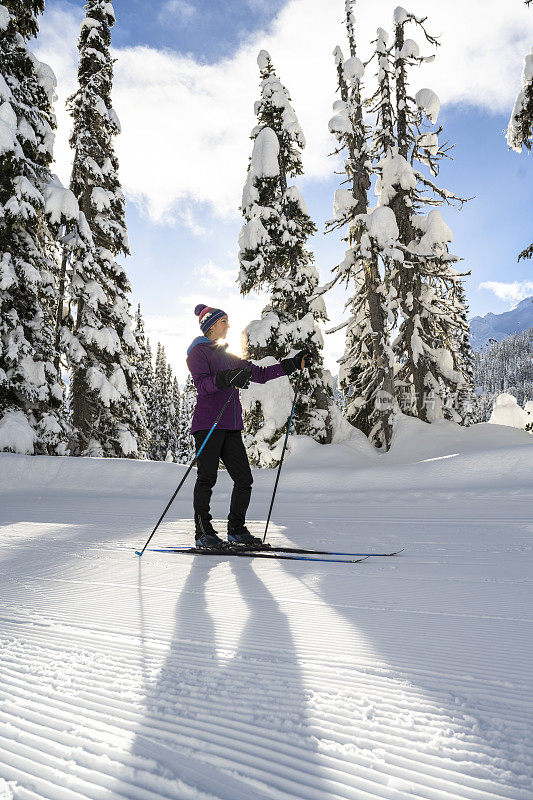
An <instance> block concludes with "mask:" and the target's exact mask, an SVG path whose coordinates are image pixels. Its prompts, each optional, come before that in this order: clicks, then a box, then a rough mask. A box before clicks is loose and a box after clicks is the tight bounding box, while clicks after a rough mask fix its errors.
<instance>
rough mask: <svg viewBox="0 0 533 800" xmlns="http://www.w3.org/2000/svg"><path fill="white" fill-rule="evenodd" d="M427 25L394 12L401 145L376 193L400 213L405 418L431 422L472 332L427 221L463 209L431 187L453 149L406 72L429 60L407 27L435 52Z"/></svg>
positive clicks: (444, 239)
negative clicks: (460, 342) (450, 207)
mask: <svg viewBox="0 0 533 800" xmlns="http://www.w3.org/2000/svg"><path fill="white" fill-rule="evenodd" d="M424 22H425V19H421V18H418V17H416V16H415V15H414V14H410V13H408V12H407V11H405V9H403V8H400V7H399V8H397V9H396V10H395V12H394V43H393V49H392V52H391V58H392V65H393V69H394V75H395V83H396V85H395V95H396V97H395V100H396V102H395V109H394V112H395V118H396V145H395V147H394V148H393V149H392V152H390V153H389V154H388V155H386V156H385V157H384V158H382V159H381V161H380V163H379V164H378V165H377V170H378V173H379V178H378V182H377V184H376V192H377V193H378V197H379V203H380V205H389V206H390V208H391V209H392V210H393V211H394V214H395V217H396V222H397V224H398V229H399V241H400V243H401V245H402V246H403V247H402V249H403V257H402V258H401V259H399V260H398V270H397V280H396V288H397V291H398V295H399V305H400V311H401V316H402V321H401V323H400V328H399V334H398V337H397V339H396V341H395V343H394V348H395V352H396V358H397V360H398V361H399V362H400V364H401V369H400V372H399V378H400V379H401V380H402V381H403V385H404V388H405V392H404V410H405V411H407V412H408V413H412V414H415V415H416V416H418V417H420V419H423V420H425V421H427V422H431V421H432V420H434V419H438V418H441V417H442V416H443V408H444V405H445V401H446V396H447V395H448V394H449V393H450V392H452V393H453V392H456V391H457V390H458V389H459V387H461V386H462V385H463V383H464V381H465V372H466V371H467V367H465V365H464V364H463V363H461V361H460V353H459V352H458V350H457V339H458V338H459V336H460V335H461V332H464V331H465V326H466V319H465V314H464V309H462V310H461V309H460V308H458V306H457V304H456V302H455V301H453V302H450V297H451V296H454V297H455V298H457V292H456V291H455V292H454V291H453V287H454V286H455V285H457V284H458V283H459V282H460V280H461V275H460V274H459V273H458V272H457V271H456V270H455V269H453V267H452V266H451V264H452V263H453V262H454V261H457V258H456V257H455V256H452V255H451V254H450V253H449V252H448V242H450V241H451V240H452V234H451V231H450V229H449V228H448V226H447V225H446V224H445V223H444V221H443V219H442V217H441V215H440V212H439V211H438V210H437V209H434V210H432V211H430V212H429V214H424V213H423V212H424V210H425V209H426V208H427V207H428V206H430V207H431V206H439V205H442V204H443V203H452V202H454V201H457V202H458V203H459V204H460V205H461V204H462V203H463V202H464V200H463V199H462V198H459V197H457V196H455V195H454V194H453V193H452V192H450V191H449V190H447V189H442V188H440V187H438V186H437V185H436V184H435V182H434V181H433V177H434V176H436V175H437V174H438V168H439V161H440V160H441V159H442V158H443V157H445V156H446V155H447V152H448V150H449V149H450V148H449V146H448V144H447V143H445V144H444V145H440V144H439V141H438V135H439V133H440V132H441V130H442V128H439V129H438V130H437V131H433V130H426V129H425V128H426V127H427V126H428V125H429V123H431V124H434V123H435V122H436V121H437V117H438V113H439V108H440V102H439V99H438V97H437V95H436V94H435V93H434V92H433V91H432V90H431V89H421V90H420V91H418V92H417V94H416V96H415V98H413V97H411V95H410V94H409V91H408V68H409V67H412V66H416V65H418V64H420V63H422V62H423V61H424V60H425V59H424V57H422V56H421V55H420V49H419V47H418V45H417V44H416V42H414V41H413V40H412V39H406V38H405V26H406V25H407V24H408V23H413V24H415V25H417V26H418V27H419V28H420V29H421V31H422V33H423V35H424V36H425V38H426V40H427V41H428V42H430V43H431V44H433V45H436V44H437V41H436V39H434V37H432V36H430V35H429V34H428V33H427V31H426V29H425V27H424ZM432 58H433V57H431V59H432ZM425 167H427V169H428V171H429V173H430V175H429V176H428V175H427V174H426V172H424V168H425ZM405 401H406V402H405Z"/></svg>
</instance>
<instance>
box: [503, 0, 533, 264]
mask: <svg viewBox="0 0 533 800" xmlns="http://www.w3.org/2000/svg"><path fill="white" fill-rule="evenodd" d="M530 3H531V0H526V5H527V6H528V5H530ZM507 144H508V145H509V147H511V148H512V149H513V150H516V152H517V153H521V152H522V148H523V147H525V148H526V150H531V147H532V146H533V49H532V50H531V52H530V53H528V54H527V55H526V57H525V58H524V68H523V70H522V87H521V89H520V91H519V93H518V96H517V98H516V100H515V104H514V107H513V111H512V113H511V118H510V120H509V125H508V127H507ZM532 256H533V244H530V245H529V247H526V249H525V250H522V252H521V253H520V254H519V256H518V260H519V261H520V259H521V258H531V257H532Z"/></svg>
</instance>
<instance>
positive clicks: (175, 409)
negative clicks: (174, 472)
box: [172, 377, 182, 464]
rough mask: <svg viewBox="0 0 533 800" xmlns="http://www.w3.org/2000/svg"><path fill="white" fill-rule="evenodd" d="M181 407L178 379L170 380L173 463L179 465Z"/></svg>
mask: <svg viewBox="0 0 533 800" xmlns="http://www.w3.org/2000/svg"><path fill="white" fill-rule="evenodd" d="M181 407H182V398H181V391H180V385H179V383H178V379H177V378H176V377H174V378H173V379H172V421H173V434H174V436H173V446H174V451H173V459H172V460H173V461H175V462H176V463H178V464H179V461H180V445H179V439H180V428H181V416H180V415H181Z"/></svg>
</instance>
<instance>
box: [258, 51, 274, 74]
mask: <svg viewBox="0 0 533 800" xmlns="http://www.w3.org/2000/svg"><path fill="white" fill-rule="evenodd" d="M270 61H271V58H270V53H269V52H268V51H267V50H260V51H259V55H258V56H257V66H258V67H259V69H260V70H261V71H263V70H264V69H266V68H267V67H268V65H269V63H270Z"/></svg>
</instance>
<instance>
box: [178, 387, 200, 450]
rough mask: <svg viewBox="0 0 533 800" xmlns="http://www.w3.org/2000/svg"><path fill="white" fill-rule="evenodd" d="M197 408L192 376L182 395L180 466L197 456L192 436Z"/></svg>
mask: <svg viewBox="0 0 533 800" xmlns="http://www.w3.org/2000/svg"><path fill="white" fill-rule="evenodd" d="M195 406H196V387H195V385H194V382H193V379H192V375H190V374H189V375H187V380H186V381H185V386H184V387H183V391H182V393H181V404H180V414H179V429H178V458H177V461H178V464H188V463H190V462H191V461H192V459H193V458H194V454H195V447H194V439H193V437H192V435H191V424H192V416H193V413H194V408H195Z"/></svg>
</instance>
